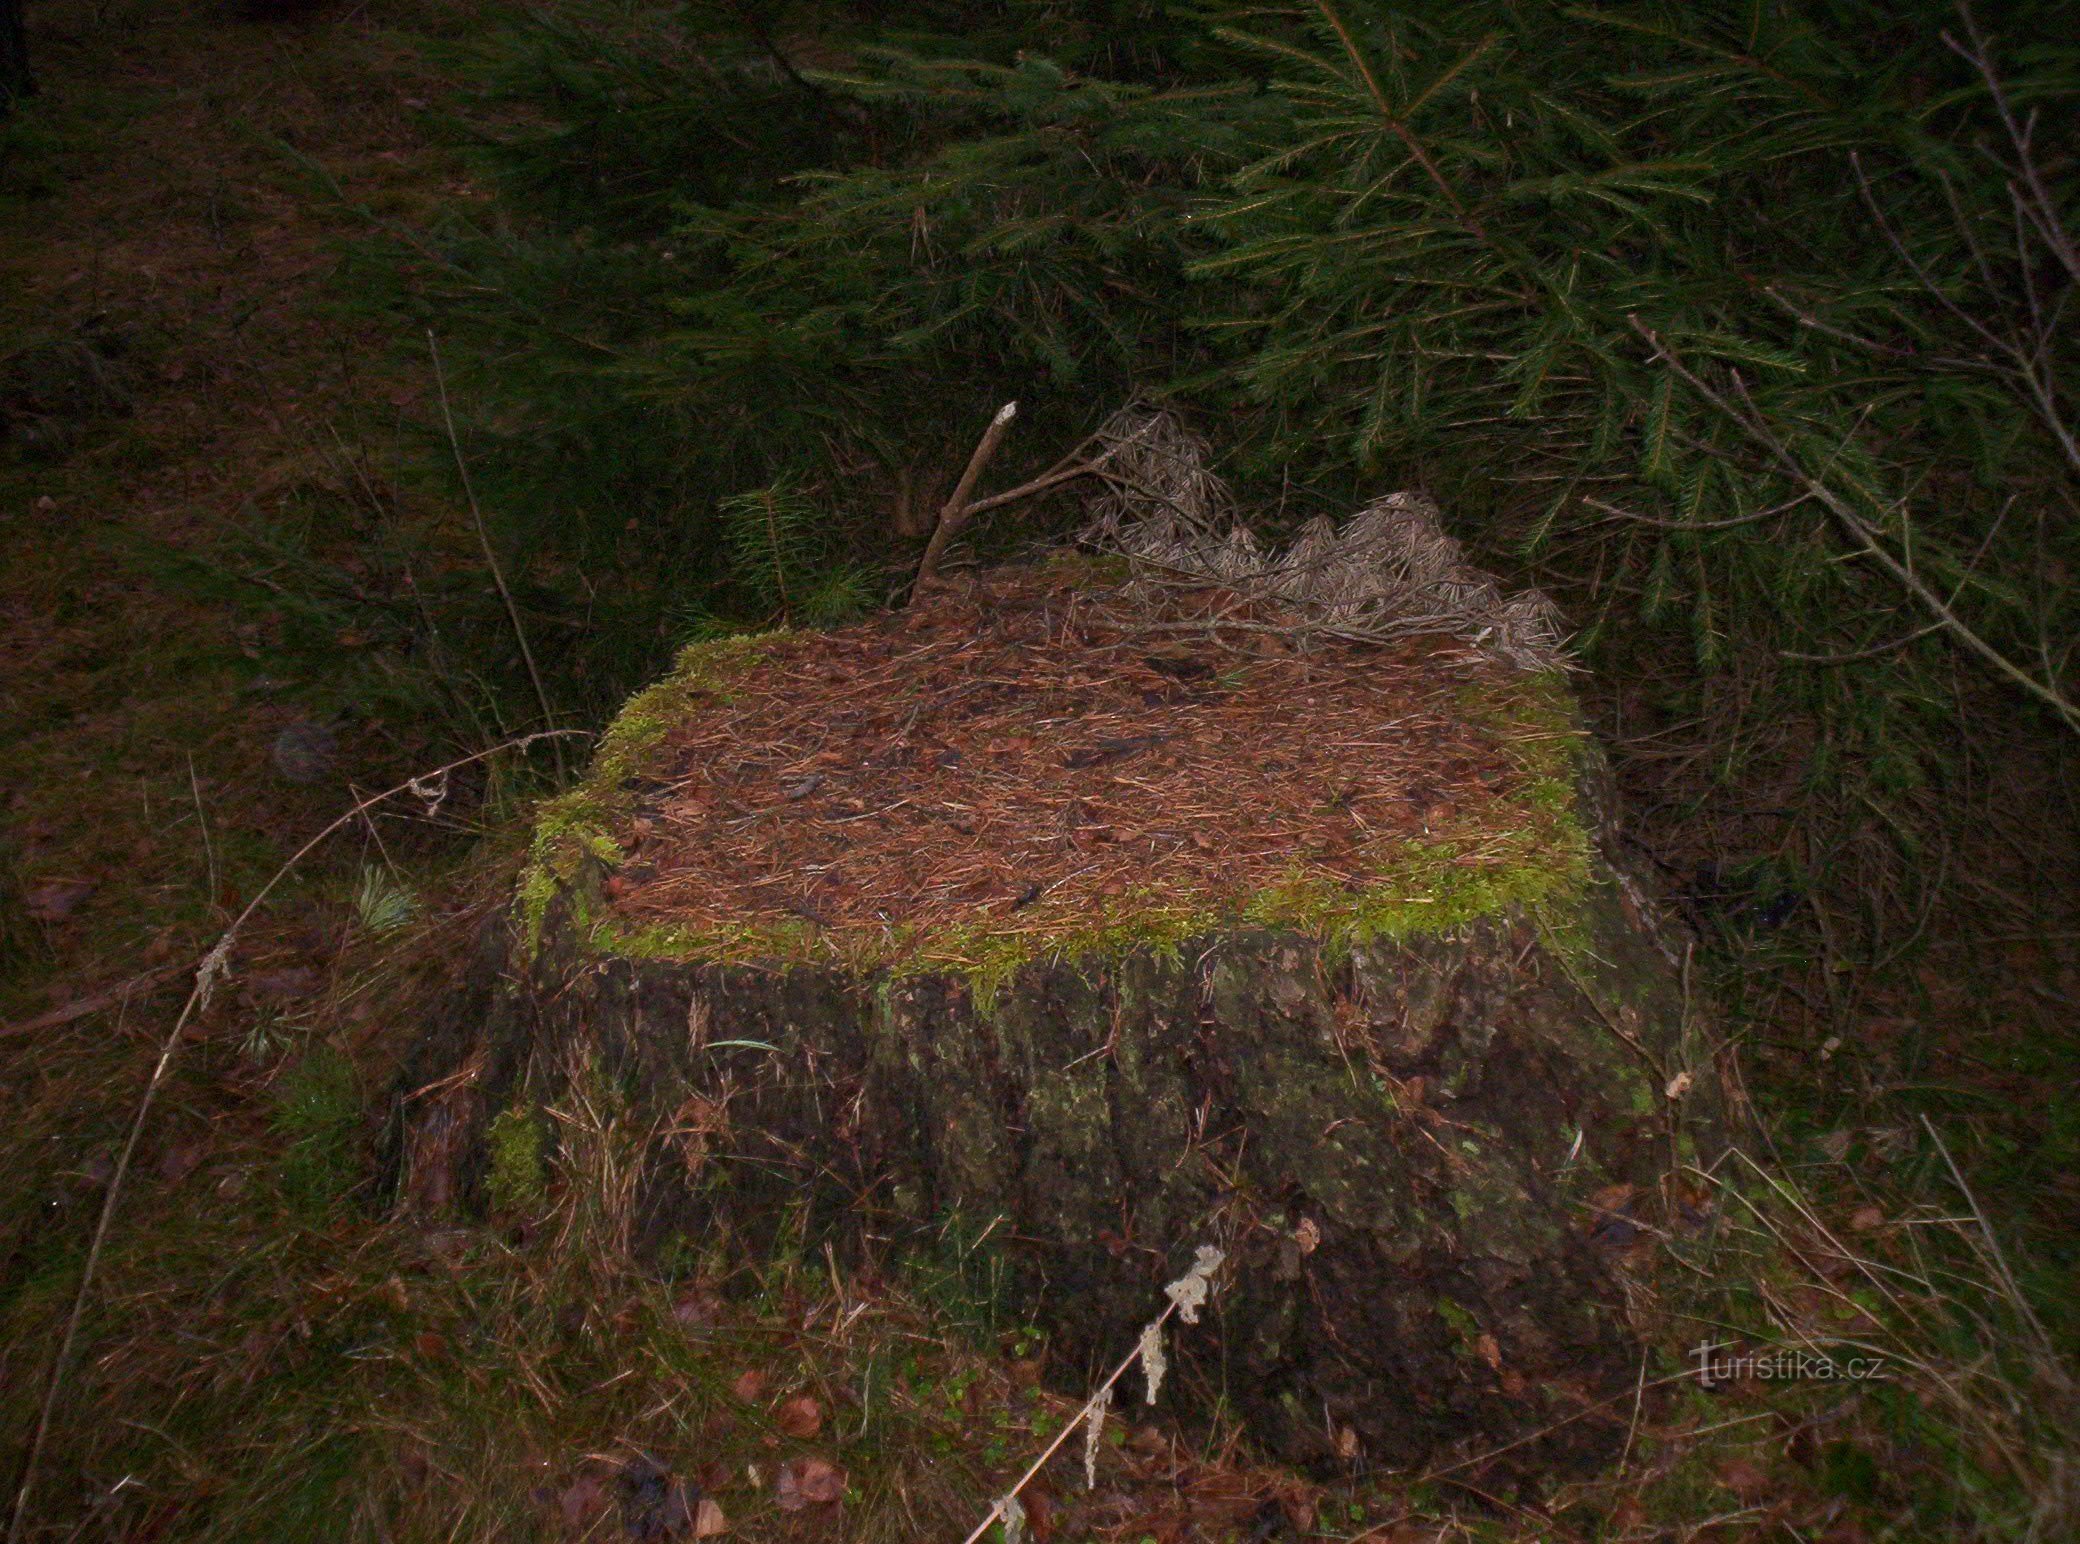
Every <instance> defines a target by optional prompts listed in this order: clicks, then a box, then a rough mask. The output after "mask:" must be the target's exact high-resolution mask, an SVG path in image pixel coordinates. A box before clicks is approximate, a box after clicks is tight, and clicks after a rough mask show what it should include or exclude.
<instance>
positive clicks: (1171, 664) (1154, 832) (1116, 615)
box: [604, 562, 1523, 936]
mask: <svg viewBox="0 0 2080 1544" xmlns="http://www.w3.org/2000/svg"><path fill="white" fill-rule="evenodd" d="M1121 599H1122V597H1121V594H1120V592H1119V591H1117V590H1111V589H1108V588H1106V587H1104V586H1103V585H1100V584H1097V583H1095V582H1094V579H1093V574H1092V565H1090V564H1088V563H1083V562H1057V563H1051V564H1042V565H1038V566H1034V567H1029V568H1018V569H1006V570H996V571H993V572H991V573H989V574H987V575H981V576H967V577H964V578H962V579H960V580H957V581H954V582H951V583H950V584H947V585H944V586H941V587H938V588H936V589H934V590H933V591H932V592H931V593H929V594H926V595H923V596H921V597H919V598H918V599H917V600H916V601H915V602H914V603H913V604H912V605H911V607H910V608H909V609H908V610H906V611H902V612H897V613H893V614H889V615H885V616H880V617H876V618H873V619H871V620H868V621H864V622H861V623H858V624H856V625H853V626H849V627H845V628H841V629H837V630H834V631H831V632H827V633H782V634H777V635H774V636H773V637H771V638H770V639H767V640H762V641H761V643H760V645H759V657H758V659H757V660H756V661H755V662H753V663H751V664H749V665H748V666H746V667H744V668H743V669H742V670H741V671H739V672H737V673H734V674H732V675H731V676H730V677H729V678H728V679H727V680H726V681H724V682H721V683H719V684H718V686H717V688H716V689H715V690H712V691H708V692H703V693H701V694H699V696H698V697H697V699H696V703H695V706H694V709H693V711H691V712H690V713H688V715H687V717H686V718H685V720H684V721H683V722H682V723H680V724H678V725H676V726H674V727H672V728H671V729H670V730H669V731H668V732H667V733H666V735H665V737H664V739H663V741H662V742H661V744H660V745H659V746H658V747H656V748H655V749H654V750H653V751H652V752H651V753H650V760H649V764H648V765H647V767H645V768H644V769H643V773H642V775H640V776H638V777H636V778H633V779H630V780H628V781H627V782H625V783H624V784H623V787H624V789H625V790H629V791H633V792H634V793H636V794H637V799H636V803H635V807H634V809H633V811H632V812H631V813H629V814H626V815H624V816H623V817H621V820H620V827H621V828H620V829H618V830H617V831H616V832H615V833H614V834H615V836H616V837H617V839H618V840H619V842H620V845H621V849H622V852H623V854H624V858H625V861H624V864H623V866H622V867H621V868H620V869H619V870H618V871H617V872H616V873H614V874H613V875H611V876H610V877H609V878H608V880H607V882H606V884H605V887H604V889H605V895H606V898H607V900H608V902H609V904H610V907H611V910H612V914H613V915H614V917H615V918H616V919H617V920H618V921H619V922H621V923H622V924H623V925H631V926H637V927H640V926H644V925H647V924H653V923H664V924H670V925H674V926H676V927H679V928H683V929H687V930H690V931H691V932H693V933H696V934H698V933H703V932H706V931H709V930H718V931H719V930H724V929H728V928H741V927H744V926H746V925H749V926H751V927H754V928H756V927H770V926H779V927H783V928H784V927H790V926H791V927H794V928H797V929H799V928H800V927H802V925H803V924H804V923H805V922H806V923H809V924H813V925H814V926H815V927H817V928H820V929H825V930H832V931H838V930H843V931H845V932H848V933H865V934H869V935H871V934H876V933H879V932H882V931H883V930H886V929H892V928H896V927H910V928H923V929H926V930H930V931H932V932H934V933H937V932H939V931H940V930H942V929H954V928H959V927H961V926H964V925H967V926H977V925H979V926H982V927H985V928H986V929H987V930H988V931H989V932H991V933H993V934H1015V933H1019V932H1030V933H1032V934H1033V935H1035V936H1051V935H1058V934H1061V933H1063V932H1066V931H1072V930H1073V929H1074V927H1075V925H1076V924H1077V922H1078V921H1079V920H1089V919H1091V918H1094V917H1097V916H1102V915H1104V914H1106V913H1107V911H1108V908H1109V907H1111V906H1112V903H1114V902H1115V901H1116V900H1117V898H1119V897H1121V896H1127V895H1132V894H1135V893H1147V894H1150V895H1154V896H1159V897H1160V898H1161V899H1162V901H1163V902H1164V903H1165V904H1186V905H1204V904H1217V903H1221V902H1226V901H1232V900H1235V899H1237V898H1240V897H1245V896H1249V895H1252V894H1256V893H1259V892H1262V891H1264V890H1267V889H1271V888H1274V887H1279V886H1289V885H1293V884H1295V883H1309V882H1313V883H1322V882H1326V883H1328V884H1329V885H1331V886H1335V887H1341V888H1343V889H1346V890H1349V891H1352V892H1355V891H1358V890H1361V889H1364V888H1365V887H1366V886H1367V884H1368V882H1369V881H1371V880H1373V879H1375V878H1376V877H1377V876H1378V875H1379V874H1380V872H1381V871H1382V870H1383V869H1384V868H1385V867H1386V866H1387V864H1388V862H1389V861H1390V859H1391V858H1392V857H1393V856H1394V855H1395V854H1397V853H1398V852H1400V851H1401V850H1402V849H1403V848H1404V847H1405V846H1406V844H1409V843H1411V842H1419V841H1426V840H1429V841H1440V840H1443V839H1445V838H1447V837H1452V838H1462V837H1464V836H1466V835H1467V834H1468V833H1469V832H1474V833H1478V831H1479V829H1480V824H1481V822H1480V816H1481V815H1482V814H1484V813H1485V814H1487V815H1488V816H1489V820H1490V822H1491V823H1492V822H1493V806H1495V805H1496V804H1497V803H1498V802H1499V801H1502V800H1505V799H1506V798H1507V797H1508V795H1509V794H1510V793H1511V792H1512V791H1514V790H1515V789H1516V788H1517V787H1518V786H1519V784H1520V782H1521V780H1522V777H1523V773H1522V772H1521V771H1520V770H1519V768H1518V764H1517V761H1516V759H1515V758H1514V757H1513V756H1512V755H1511V754H1510V751H1509V748H1508V746H1507V745H1506V744H1505V743H1504V742H1503V740H1502V739H1501V737H1500V736H1499V735H1498V734H1497V733H1496V732H1495V731H1494V730H1493V729H1491V728H1487V727H1484V726H1482V725H1479V724H1476V723H1470V722H1468V721H1467V718H1466V716H1465V713H1464V711H1463V710H1462V709H1461V708H1460V707H1459V706H1458V704H1459V703H1460V702H1461V701H1462V700H1463V698H1462V695H1461V694H1462V692H1463V691H1464V689H1465V688H1466V687H1467V685H1468V683H1469V681H1471V682H1474V683H1476V684H1478V683H1480V682H1482V681H1490V682H1492V681H1498V680H1504V679H1506V678H1507V677H1508V676H1509V674H1510V672H1508V671H1506V670H1505V669H1503V668H1502V667H1500V666H1498V665H1495V664H1493V663H1490V662H1486V661H1483V660H1481V659H1480V658H1479V657H1477V656H1475V655H1472V654H1470V653H1469V652H1468V651H1467V650H1465V649H1464V648H1461V647H1457V646H1454V645H1452V644H1449V643H1445V642H1442V641H1440V640H1436V639H1409V640H1404V641H1400V642H1395V643H1390V644H1373V643H1364V642H1358V641H1352V640H1339V639H1320V640H1314V641H1312V642H1311V643H1310V645H1309V646H1308V647H1307V648H1305V649H1301V648H1297V647H1295V645H1294V644H1293V643H1292V642H1291V641H1290V640H1288V639H1285V638H1282V637H1281V636H1280V635H1279V633H1278V631H1277V629H1276V627H1271V626H1266V627H1263V628H1260V629H1257V630H1243V631H1235V632H1231V631H1219V630H1217V631H1213V632H1209V631H1206V630H1203V629H1199V628H1197V627H1193V626H1186V625H1184V624H1180V623H1178V622H1176V621H1175V620H1168V621H1166V620H1165V614H1152V613H1150V612H1148V611H1147V610H1146V608H1145V607H1139V608H1137V607H1135V606H1131V605H1122V604H1121ZM1205 600H1206V597H1205V596H1203V595H1195V594H1194V593H1193V592H1191V591H1189V590H1186V591H1180V592H1179V593H1178V594H1177V595H1176V596H1174V597H1173V598H1172V600H1171V603H1170V605H1171V609H1170V611H1169V612H1168V613H1166V615H1167V616H1168V617H1170V618H1173V619H1174V618H1175V617H1177V616H1180V615H1192V614H1195V613H1194V609H1193V608H1194V606H1195V604H1199V605H1202V606H1203V603H1204V601H1205ZM1229 601H1232V597H1230V598H1229ZM1229 601H1223V602H1220V604H1223V605H1227V606H1228V609H1229V611H1230V613H1232V610H1233V608H1232V605H1231V604H1230V603H1229ZM1233 619H1234V618H1233V617H1232V615H1231V617H1230V620H1233ZM1462 857H1463V861H1467V862H1479V861H1481V859H1480V857H1479V855H1478V854H1477V853H1474V852H1468V853H1466V854H1464V855H1462Z"/></svg>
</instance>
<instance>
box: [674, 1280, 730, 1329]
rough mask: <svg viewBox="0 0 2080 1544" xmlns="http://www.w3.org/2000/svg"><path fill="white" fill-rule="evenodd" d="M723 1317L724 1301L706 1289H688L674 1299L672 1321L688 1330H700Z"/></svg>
mask: <svg viewBox="0 0 2080 1544" xmlns="http://www.w3.org/2000/svg"><path fill="white" fill-rule="evenodd" d="M721 1317H722V1299H721V1298H719V1297H717V1296H716V1295H715V1294H714V1293H713V1292H710V1291H709V1290H708V1289H707V1288H705V1287H688V1288H686V1289H685V1290H684V1291H682V1292H680V1293H679V1295H678V1296H677V1297H675V1298H673V1299H672V1320H673V1322H674V1323H676V1324H679V1325H681V1326H682V1327H684V1328H686V1329H690V1330H691V1329H700V1328H702V1327H704V1326H706V1325H710V1324H713V1323H714V1322H715V1321H716V1320H717V1319H719V1318H721Z"/></svg>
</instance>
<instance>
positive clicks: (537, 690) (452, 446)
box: [426, 327, 568, 782]
mask: <svg viewBox="0 0 2080 1544" xmlns="http://www.w3.org/2000/svg"><path fill="white" fill-rule="evenodd" d="M426 348H427V351H428V352H429V353H431V354H432V355H433V383H434V385H435V386H436V387H437V388H438V389H439V391H440V399H441V422H442V424H443V425H445V426H446V428H447V431H448V448H449V450H451V451H452V452H453V453H454V456H455V472H456V475H457V476H459V477H460V478H461V479H462V494H463V497H464V498H465V499H466V500H468V502H469V517H470V520H471V522H472V523H473V524H474V525H475V527H476V531H477V544H478V545H479V546H481V547H482V548H483V549H484V561H485V563H486V564H488V565H489V566H490V569H491V581H492V583H494V584H496V585H497V586H498V598H499V599H500V600H501V601H503V602H504V603H505V608H506V620H507V621H509V622H511V623H512V625H513V640H514V642H516V643H518V644H519V646H520V658H521V661H522V662H523V663H524V664H525V665H526V666H527V679H528V681H529V682H530V683H531V684H532V685H533V686H534V700H535V706H536V707H538V708H540V709H541V711H542V723H543V724H544V725H552V724H554V723H555V722H556V715H555V713H554V712H552V711H551V710H550V707H549V693H548V691H547V689H546V688H545V687H543V685H542V673H541V671H540V670H538V669H537V668H536V667H535V662H534V650H533V649H532V648H530V647H529V646H528V642H527V629H526V628H525V627H524V626H522V625H521V622H520V608H519V606H518V605H516V604H515V603H514V601H513V592H512V590H511V589H509V588H508V587H507V585H506V575H505V570H504V569H503V568H501V567H500V566H499V562H498V554H497V552H495V551H494V550H493V549H492V546H491V532H490V531H489V530H488V529H487V528H486V527H485V524H484V511H483V509H482V507H481V506H479V505H478V503H477V490H476V488H475V486H474V485H473V484H472V483H471V482H470V479H469V463H468V462H466V461H465V460H464V459H463V456H462V441H461V439H460V438H459V437H458V436H457V435H456V433H455V415H454V413H453V411H451V410H450V408H449V406H448V377H447V374H446V372H445V371H444V370H442V368H441V350H440V345H439V344H438V343H436V342H435V341H434V337H433V329H432V328H431V327H429V328H427V329H426ZM529 738H530V739H540V738H545V736H541V735H535V736H530V737H529ZM549 749H550V751H551V753H552V754H553V755H554V756H555V757H556V779H557V781H558V782H562V781H563V780H564V779H565V777H566V776H567V775H568V773H567V772H566V769H565V767H564V764H563V742H562V740H561V739H552V740H551V743H550V746H549ZM458 764H459V763H458Z"/></svg>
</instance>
